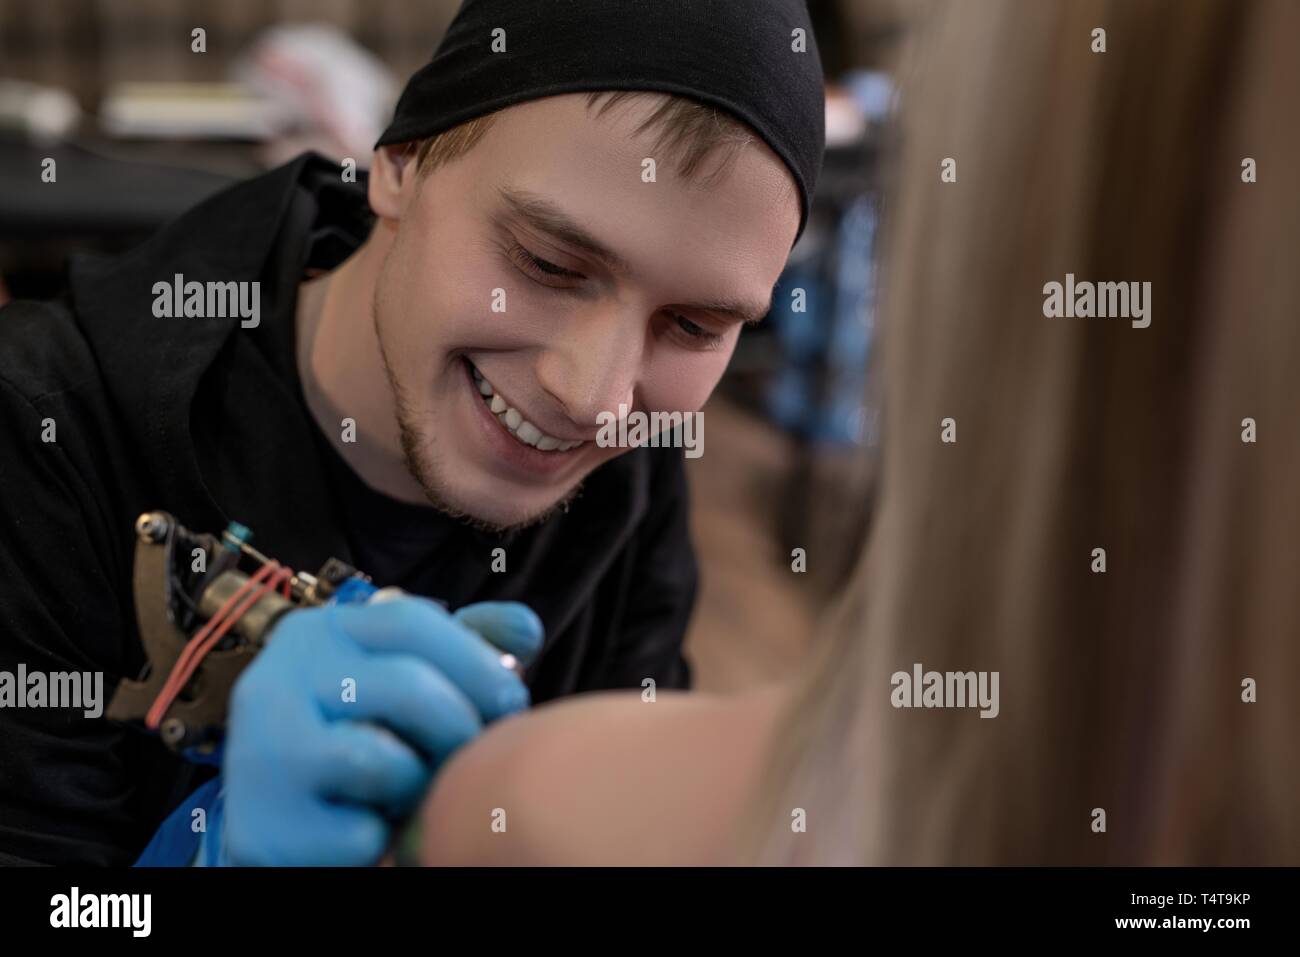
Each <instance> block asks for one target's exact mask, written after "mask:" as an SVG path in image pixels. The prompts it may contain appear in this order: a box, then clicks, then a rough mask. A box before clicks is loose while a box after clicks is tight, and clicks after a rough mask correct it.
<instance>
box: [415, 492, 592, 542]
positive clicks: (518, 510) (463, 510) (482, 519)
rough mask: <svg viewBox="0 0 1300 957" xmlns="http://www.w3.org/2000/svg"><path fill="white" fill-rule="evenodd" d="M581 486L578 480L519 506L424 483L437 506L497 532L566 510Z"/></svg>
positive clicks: (441, 509)
mask: <svg viewBox="0 0 1300 957" xmlns="http://www.w3.org/2000/svg"><path fill="white" fill-rule="evenodd" d="M581 490H582V483H581V482H579V483H577V484H576V485H574V487H573V488H571V489H570V490H569V491H568V492H566V493H565V494H564V495H561V496H559V497H558V498H552V499H550V500H549V501H545V502H542V503H540V504H536V505H532V506H531V507H529V506H524V507H520V506H519V504H518V503H517V502H512V503H510V504H509V505H508V506H504V507H503V504H502V502H501V501H499V500H498V501H484V500H483V498H482V495H481V494H474V495H465V496H460V495H457V494H455V493H454V492H451V491H450V490H448V489H438V490H436V491H435V490H433V489H431V488H429V487H428V486H427V485H426V486H425V494H426V495H427V496H428V498H429V502H430V503H431V504H432V505H433V506H434V507H435V508H437V509H439V510H440V511H442V512H445V513H446V514H448V515H450V516H451V517H452V518H455V519H457V520H458V521H461V522H463V523H465V524H466V525H469V526H470V527H472V528H475V529H478V530H479V531H483V532H494V533H497V534H501V533H504V532H515V531H519V530H521V529H525V528H529V527H531V526H533V525H540V524H541V523H542V522H545V521H546V520H547V519H549V518H550V517H551V516H553V515H555V513H556V512H567V511H568V509H569V505H570V503H571V502H572V501H573V500H574V499H575V498H577V497H578V495H579V493H580V492H581Z"/></svg>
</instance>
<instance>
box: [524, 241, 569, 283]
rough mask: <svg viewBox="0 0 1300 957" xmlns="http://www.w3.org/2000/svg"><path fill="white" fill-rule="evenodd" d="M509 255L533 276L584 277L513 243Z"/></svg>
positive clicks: (556, 277)
mask: <svg viewBox="0 0 1300 957" xmlns="http://www.w3.org/2000/svg"><path fill="white" fill-rule="evenodd" d="M510 256H511V258H512V259H514V261H515V262H517V263H518V264H519V266H520V268H522V269H523V270H524V272H526V273H528V274H529V275H531V276H533V277H535V278H539V277H540V278H555V279H584V278H586V277H584V276H583V275H582V274H581V273H576V272H574V271H573V270H571V269H565V268H564V267H563V266H557V265H555V263H552V262H547V261H546V260H545V259H541V258H539V257H537V256H534V255H533V254H532V253H530V252H529V251H528V250H527V249H525V248H524V247H523V246H520V245H519V244H518V243H515V244H514V245H513V246H512V247H511V249H510Z"/></svg>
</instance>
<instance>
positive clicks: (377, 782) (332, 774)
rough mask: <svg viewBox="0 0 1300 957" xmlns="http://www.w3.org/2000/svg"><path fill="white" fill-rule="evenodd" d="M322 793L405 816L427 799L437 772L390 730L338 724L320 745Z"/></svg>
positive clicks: (328, 732)
mask: <svg viewBox="0 0 1300 957" xmlns="http://www.w3.org/2000/svg"><path fill="white" fill-rule="evenodd" d="M320 747H321V750H322V752H323V753H322V754H321V756H320V758H321V760H320V770H319V771H318V772H317V773H318V788H319V790H318V793H319V794H321V795H322V796H323V797H326V798H330V799H333V800H337V801H346V802H350V803H353V804H366V805H369V806H371V807H378V808H382V809H383V810H384V811H385V812H386V813H387V814H388V815H389V816H396V815H402V814H406V813H407V812H408V811H410V810H411V809H412V808H413V807H415V805H416V804H418V803H419V801H420V798H422V797H423V796H424V792H425V790H426V789H427V788H428V786H429V780H430V778H431V777H432V776H433V769H432V768H431V767H430V766H429V765H428V764H426V763H425V762H424V760H423V759H422V758H421V757H420V755H419V754H417V753H416V752H415V751H414V750H412V748H411V747H410V746H408V745H407V744H406V743H405V742H403V741H402V739H401V738H399V737H398V736H397V735H396V734H394V733H393V732H392V731H390V730H389V729H388V728H385V727H382V726H380V725H377V724H364V723H354V722H351V721H338V722H335V723H333V724H331V725H329V726H328V727H327V728H326V729H325V730H324V733H323V737H322V739H321V741H320Z"/></svg>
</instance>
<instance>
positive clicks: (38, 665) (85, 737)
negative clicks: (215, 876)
mask: <svg viewBox="0 0 1300 957" xmlns="http://www.w3.org/2000/svg"><path fill="white" fill-rule="evenodd" d="M10 319H11V317H10V316H9V315H6V316H5V317H4V320H5V321H10ZM67 408H69V406H67V405H65V404H63V403H61V402H60V401H59V399H58V397H57V396H50V397H36V398H35V399H34V400H32V399H29V398H28V397H27V396H26V395H24V394H23V393H22V392H21V391H20V390H19V389H18V388H17V387H16V386H15V385H14V384H13V383H12V382H11V381H10V380H9V379H8V378H6V377H4V376H3V375H0V673H3V674H0V682H5V683H6V685H7V687H0V702H2V703H3V707H0V756H2V757H0V859H4V860H7V861H10V862H22V861H32V862H41V863H73V862H88V863H97V864H126V863H129V862H130V860H131V857H132V855H133V852H134V851H135V850H138V848H137V847H135V846H134V845H135V843H136V838H137V836H138V835H139V833H140V822H139V821H136V820H133V816H134V814H133V804H134V803H135V802H136V801H137V800H138V795H137V794H136V793H135V791H136V788H134V787H133V785H132V775H131V774H130V773H129V770H128V767H127V765H128V763H129V760H130V759H129V755H130V754H131V752H132V748H133V747H134V744H133V743H132V742H128V741H126V740H125V737H126V732H125V731H123V730H122V729H119V728H117V727H115V726H113V725H111V724H109V723H108V721H106V720H105V718H104V717H103V709H104V708H105V707H106V706H107V699H108V698H109V697H110V696H111V693H112V690H113V686H114V685H115V683H116V680H117V677H118V674H117V672H118V671H119V669H120V667H121V661H122V657H121V656H122V654H123V649H124V647H125V644H126V641H127V639H128V633H127V629H126V628H125V627H124V623H123V611H122V609H121V608H120V607H119V605H118V601H117V598H116V593H115V589H114V587H113V584H112V581H111V576H110V573H109V572H108V571H107V569H106V566H107V564H108V562H107V561H106V560H105V557H104V555H105V552H106V551H108V549H109V547H110V546H109V544H108V541H107V540H106V538H105V536H106V534H107V530H106V529H103V528H102V527H100V525H101V524H102V523H101V522H100V518H99V515H98V514H96V513H97V512H98V509H97V508H96V507H95V505H94V504H93V502H92V501H91V496H90V491H89V488H88V486H87V485H86V483H85V482H84V481H83V479H82V477H81V476H80V475H79V474H78V470H77V469H76V468H75V467H74V466H73V465H72V463H71V462H70V460H69V457H68V454H67V451H66V450H65V447H64V445H62V444H61V442H64V443H67V442H69V441H70V440H72V439H73V437H74V436H75V433H76V430H77V429H79V428H87V427H93V426H89V425H88V424H87V423H83V422H78V421H77V420H76V417H75V416H74V415H72V414H71V413H65V412H64V410H65V409H67ZM51 428H53V430H54V431H53V432H51V431H50V429H51ZM42 434H44V435H45V436H46V437H47V438H48V437H52V438H53V439H54V440H53V441H43V440H42ZM60 673H61V674H64V675H70V674H73V673H75V674H77V675H79V677H78V678H77V679H75V681H73V680H71V679H64V680H62V681H60V680H59V679H57V678H56V677H55V676H56V675H58V674H60ZM20 678H22V679H23V682H22V684H23V685H25V687H24V686H20V685H19V680H20ZM87 678H88V679H89V680H87ZM78 684H79V685H80V696H81V698H82V700H81V701H78V702H71V705H72V706H65V707H56V706H55V705H59V704H63V703H64V702H60V701H54V700H52V697H53V696H54V694H55V693H56V691H58V690H60V689H62V690H70V689H73V688H75V687H76V685H78ZM42 688H43V689H44V696H43V699H42V697H40V696H39V695H40V693H41V689H42ZM96 696H97V700H93V701H92V700H90V699H91V698H94V697H96ZM87 712H89V716H88V715H87Z"/></svg>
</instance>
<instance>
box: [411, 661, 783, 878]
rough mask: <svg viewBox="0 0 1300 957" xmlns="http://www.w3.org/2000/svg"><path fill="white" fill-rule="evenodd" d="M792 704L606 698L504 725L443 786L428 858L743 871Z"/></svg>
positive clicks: (758, 695) (756, 697)
mask: <svg viewBox="0 0 1300 957" xmlns="http://www.w3.org/2000/svg"><path fill="white" fill-rule="evenodd" d="M786 694H787V691H786V688H785V686H783V685H781V686H771V687H767V688H764V689H761V690H757V691H751V692H746V693H744V694H739V695H728V696H725V697H724V696H716V695H703V694H680V693H672V692H668V693H660V695H659V696H658V700H657V701H654V702H645V701H642V699H641V696H640V695H639V694H637V693H635V692H609V693H602V694H592V695H581V696H578V697H575V698H570V699H568V700H566V701H563V702H559V703H556V704H551V705H546V706H544V707H541V708H538V709H536V710H535V711H532V712H529V713H526V714H523V715H519V716H517V717H512V718H508V719H506V720H504V721H501V722H498V723H497V724H496V725H494V726H493V727H492V728H491V729H490V730H489V731H487V732H486V733H485V734H483V735H482V736H481V737H479V738H478V739H477V740H476V741H475V742H474V743H473V744H471V745H469V746H467V747H465V748H464V749H462V750H461V751H460V752H459V753H458V754H457V755H456V757H454V758H453V759H452V760H451V762H450V763H449V764H448V765H447V766H446V767H445V769H444V770H443V771H442V772H441V774H440V775H439V776H438V779H437V781H436V783H435V785H434V789H433V792H432V795H431V796H430V798H429V799H428V800H427V801H426V804H425V807H424V810H423V811H422V814H423V817H424V820H423V860H424V862H425V863H427V864H555V865H624V864H635V865H660V864H729V863H735V862H737V861H738V859H739V852H740V847H739V842H738V836H739V835H738V833H737V828H738V826H739V825H740V824H741V822H742V818H743V815H744V812H745V810H746V808H747V804H748V801H749V800H750V797H751V792H752V789H753V788H754V786H755V785H756V783H757V781H758V778H759V775H760V774H761V772H762V769H763V762H764V759H765V757H766V748H767V746H768V743H769V742H770V740H771V737H772V733H773V731H774V729H775V727H776V723H777V718H778V717H779V715H780V713H782V710H783V707H784V704H785V701H786ZM494 821H496V822H497V824H496V830H494V829H493V823H494ZM503 827H504V830H502V828H503Z"/></svg>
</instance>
